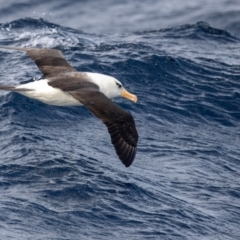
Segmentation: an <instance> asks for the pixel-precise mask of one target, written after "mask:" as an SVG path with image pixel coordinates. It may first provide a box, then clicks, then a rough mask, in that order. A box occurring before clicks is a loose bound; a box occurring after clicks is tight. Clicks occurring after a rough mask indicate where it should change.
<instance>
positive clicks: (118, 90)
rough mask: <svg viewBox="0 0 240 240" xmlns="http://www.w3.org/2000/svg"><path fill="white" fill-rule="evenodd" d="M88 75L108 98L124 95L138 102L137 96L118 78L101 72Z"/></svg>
mask: <svg viewBox="0 0 240 240" xmlns="http://www.w3.org/2000/svg"><path fill="white" fill-rule="evenodd" d="M88 75H89V76H90V77H91V79H92V81H93V82H94V83H96V84H97V85H98V86H99V90H100V92H102V93H104V94H105V95H106V96H107V97H108V98H114V97H119V96H122V97H125V98H127V99H129V100H131V101H133V102H137V96H136V95H134V94H132V93H130V92H128V91H127V90H126V89H125V88H124V87H123V85H122V83H121V82H120V81H119V80H117V79H116V78H114V77H111V76H107V75H104V74H99V73H88Z"/></svg>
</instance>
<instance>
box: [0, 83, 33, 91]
mask: <svg viewBox="0 0 240 240" xmlns="http://www.w3.org/2000/svg"><path fill="white" fill-rule="evenodd" d="M0 90H4V91H12V92H22V91H31V89H27V88H19V87H16V86H10V85H0Z"/></svg>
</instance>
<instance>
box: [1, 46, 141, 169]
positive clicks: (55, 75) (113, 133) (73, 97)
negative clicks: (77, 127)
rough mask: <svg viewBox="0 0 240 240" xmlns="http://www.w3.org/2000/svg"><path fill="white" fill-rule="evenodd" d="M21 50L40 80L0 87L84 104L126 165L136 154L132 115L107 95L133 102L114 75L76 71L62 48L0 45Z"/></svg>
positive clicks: (48, 99)
mask: <svg viewBox="0 0 240 240" xmlns="http://www.w3.org/2000/svg"><path fill="white" fill-rule="evenodd" d="M0 48H3V49H8V50H19V51H24V52H26V53H27V55H28V56H29V57H30V58H31V59H32V60H33V61H34V62H35V64H36V65H37V67H38V68H39V70H40V71H41V72H42V73H43V77H42V78H41V79H40V80H37V81H34V82H29V83H26V84H20V85H15V86H10V85H0V90H5V91H13V92H17V93H20V94H22V95H24V96H27V97H29V98H33V99H36V100H39V101H41V102H43V103H46V104H50V105H55V106H82V105H84V106H85V107H86V108H88V109H89V110H90V111H91V112H92V113H93V114H94V115H95V116H96V117H97V118H99V119H101V120H102V122H103V123H104V124H105V125H106V127H107V129H108V132H109V134H110V137H111V142H112V144H113V146H114V148H115V150H116V153H117V155H118V157H119V159H120V160H121V161H122V163H123V164H124V165H125V166H126V167H129V166H130V165H131V164H132V162H133V160H134V158H135V155H136V148H137V142H138V132H137V130H136V127H135V122H134V119H133V117H132V115H131V114H130V113H129V112H127V111H125V110H124V109H122V108H121V107H119V106H118V105H117V104H115V103H114V102H112V101H111V100H110V99H111V98H114V97H118V96H122V97H125V98H128V99H129V100H132V101H133V102H137V96H136V95H134V94H131V93H129V92H128V91H127V90H126V89H125V88H124V87H123V85H122V83H121V82H120V81H119V80H117V79H116V78H114V77H111V76H108V75H104V74H100V73H90V72H78V71H77V70H76V69H75V68H74V67H72V66H71V65H70V64H69V63H68V62H67V61H66V59H65V58H64V57H63V55H62V52H61V51H60V50H56V49H48V48H43V49H40V48H21V47H10V46H0Z"/></svg>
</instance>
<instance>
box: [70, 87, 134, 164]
mask: <svg viewBox="0 0 240 240" xmlns="http://www.w3.org/2000/svg"><path fill="white" fill-rule="evenodd" d="M69 94H71V95H72V96H73V97H74V98H76V99H78V100H79V101H80V102H81V103H83V104H84V105H85V106H86V107H87V108H88V109H89V110H90V111H91V112H92V113H93V114H94V115H95V116H96V117H98V118H100V119H101V120H102V121H103V123H104V124H105V125H106V126H107V128H108V132H109V133H110V136H111V140H112V144H113V145H114V148H115V150H116V152H117V155H118V157H119V158H120V160H121V161H122V162H123V164H124V165H125V166H126V167H129V166H130V165H131V164H132V162H133V160H134V158H135V155H136V150H137V141H138V133H137V130H136V127H135V122H134V119H133V117H132V115H131V114H130V113H128V112H127V111H125V110H123V109H122V108H121V107H119V106H118V105H117V104H115V103H114V102H112V101H111V100H110V99H109V98H107V97H106V96H105V95H104V94H103V93H101V92H99V91H94V90H93V91H82V92H81V91H79V92H77V91H74V92H69Z"/></svg>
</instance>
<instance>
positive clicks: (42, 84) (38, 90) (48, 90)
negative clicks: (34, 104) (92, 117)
mask: <svg viewBox="0 0 240 240" xmlns="http://www.w3.org/2000/svg"><path fill="white" fill-rule="evenodd" d="M17 88H27V89H31V91H19V93H20V94H22V95H24V96H27V97H29V98H33V99H36V100H39V101H41V102H44V103H46V104H50V105H55V106H82V105H83V104H82V103H80V102H79V101H78V100H77V99H75V98H74V97H72V96H71V95H70V94H68V93H67V92H64V91H62V90H61V89H58V88H53V87H51V86H49V85H48V80H47V79H42V80H39V81H35V82H30V83H27V84H22V85H19V86H18V87H17Z"/></svg>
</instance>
